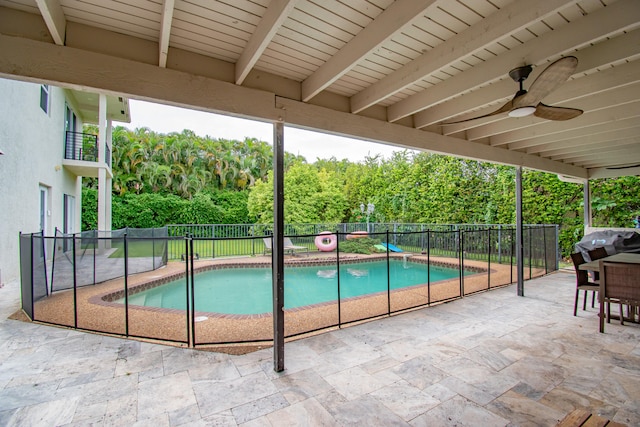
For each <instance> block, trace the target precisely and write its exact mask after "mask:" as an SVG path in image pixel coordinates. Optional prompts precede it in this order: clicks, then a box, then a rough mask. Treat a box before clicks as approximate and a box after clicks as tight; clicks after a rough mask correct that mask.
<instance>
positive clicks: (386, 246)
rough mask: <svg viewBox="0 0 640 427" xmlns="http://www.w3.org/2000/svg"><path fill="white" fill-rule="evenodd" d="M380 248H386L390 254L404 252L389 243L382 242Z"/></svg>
mask: <svg viewBox="0 0 640 427" xmlns="http://www.w3.org/2000/svg"><path fill="white" fill-rule="evenodd" d="M382 246H384V247H385V248H388V249H389V250H390V251H391V252H404V251H403V250H402V249H400V248H399V247H397V246H396V245H392V244H391V243H386V242H382Z"/></svg>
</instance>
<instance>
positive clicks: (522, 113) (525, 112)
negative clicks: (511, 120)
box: [509, 107, 536, 117]
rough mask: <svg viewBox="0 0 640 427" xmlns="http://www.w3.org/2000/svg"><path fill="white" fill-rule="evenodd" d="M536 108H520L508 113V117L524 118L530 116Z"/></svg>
mask: <svg viewBox="0 0 640 427" xmlns="http://www.w3.org/2000/svg"><path fill="white" fill-rule="evenodd" d="M535 111H536V107H520V108H516V109H514V110H511V111H509V117H526V116H530V115H532V114H533V113H534V112H535Z"/></svg>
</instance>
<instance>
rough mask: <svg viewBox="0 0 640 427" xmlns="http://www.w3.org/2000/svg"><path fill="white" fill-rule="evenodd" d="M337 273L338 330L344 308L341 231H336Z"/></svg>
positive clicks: (340, 325)
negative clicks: (341, 298)
mask: <svg viewBox="0 0 640 427" xmlns="http://www.w3.org/2000/svg"><path fill="white" fill-rule="evenodd" d="M336 271H337V272H338V274H337V277H338V328H341V327H342V308H341V306H340V231H339V230H338V229H336Z"/></svg>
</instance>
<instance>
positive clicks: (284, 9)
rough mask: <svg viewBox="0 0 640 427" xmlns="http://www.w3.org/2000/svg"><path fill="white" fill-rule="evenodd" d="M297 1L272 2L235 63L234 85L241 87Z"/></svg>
mask: <svg viewBox="0 0 640 427" xmlns="http://www.w3.org/2000/svg"><path fill="white" fill-rule="evenodd" d="M296 2H297V0H272V1H271V3H269V7H268V8H267V10H266V12H265V14H264V16H263V17H262V19H261V20H260V23H259V24H258V26H257V27H256V29H255V31H254V32H253V34H252V35H251V38H250V39H249V41H248V42H247V45H246V46H245V48H244V50H243V51H242V54H241V55H240V58H238V61H237V62H236V71H235V74H236V84H237V85H241V84H242V82H244V79H246V78H247V75H248V74H249V72H250V71H251V70H252V69H253V66H254V65H255V64H256V62H258V59H260V56H261V55H262V53H263V52H264V51H265V49H266V48H267V46H269V43H271V40H272V39H273V36H275V35H276V33H277V32H278V30H279V29H280V27H281V26H282V23H283V22H284V21H285V20H286V19H287V17H288V16H289V14H290V13H291V11H292V10H293V8H294V7H295V5H296Z"/></svg>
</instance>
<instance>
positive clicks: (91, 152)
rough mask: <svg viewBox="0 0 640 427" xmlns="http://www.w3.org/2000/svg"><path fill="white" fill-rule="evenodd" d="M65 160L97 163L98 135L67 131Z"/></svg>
mask: <svg viewBox="0 0 640 427" xmlns="http://www.w3.org/2000/svg"><path fill="white" fill-rule="evenodd" d="M64 158H65V159H67V160H84V161H87V162H97V161H98V158H99V157H98V135H94V134H90V133H82V132H72V131H67V132H66V134H65V141H64Z"/></svg>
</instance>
